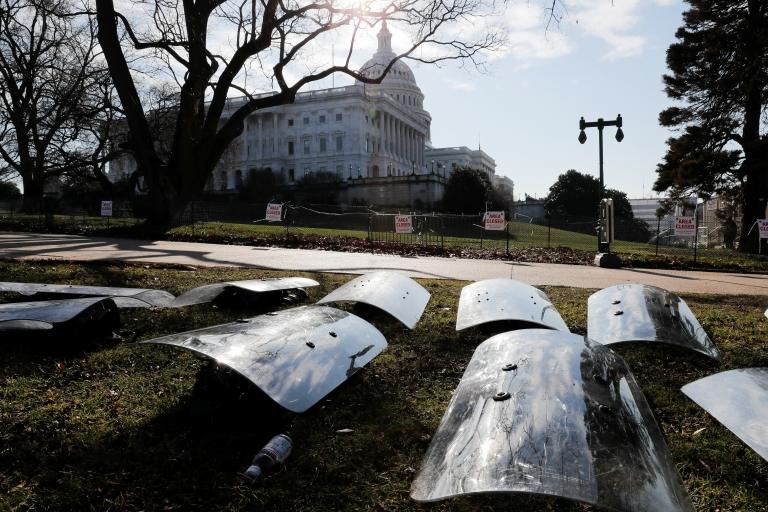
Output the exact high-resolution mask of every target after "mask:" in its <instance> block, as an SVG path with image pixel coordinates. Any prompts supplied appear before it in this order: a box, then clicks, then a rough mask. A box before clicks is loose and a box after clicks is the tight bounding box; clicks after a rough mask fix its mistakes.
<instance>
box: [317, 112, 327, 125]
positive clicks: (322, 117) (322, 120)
mask: <svg viewBox="0 0 768 512" xmlns="http://www.w3.org/2000/svg"><path fill="white" fill-rule="evenodd" d="M318 121H319V122H320V124H325V114H320V117H319V118H318Z"/></svg>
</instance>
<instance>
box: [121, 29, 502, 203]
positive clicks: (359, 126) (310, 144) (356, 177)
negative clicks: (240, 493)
mask: <svg viewBox="0 0 768 512" xmlns="http://www.w3.org/2000/svg"><path fill="white" fill-rule="evenodd" d="M377 38H378V50H377V51H376V53H375V54H374V55H373V57H372V58H371V59H369V60H368V61H367V62H366V63H365V64H364V65H363V66H362V68H361V72H362V73H363V74H364V75H365V76H370V77H376V76H380V75H381V73H382V72H383V70H384V69H385V67H386V66H387V65H388V64H389V62H390V61H391V60H392V59H394V58H395V56H396V55H395V53H394V52H393V51H392V34H391V33H390V32H389V30H388V29H387V24H386V22H383V23H382V28H381V30H380V32H379V33H378V35H377ZM271 94H273V93H265V95H271ZM245 101H246V99H245V98H232V99H230V100H229V101H228V104H227V107H226V110H225V113H224V117H226V116H227V115H229V114H231V113H232V112H234V111H235V110H236V109H237V108H238V107H240V106H241V105H242V103H243V102H245ZM431 122H432V117H431V116H430V114H429V112H427V111H426V110H424V94H423V93H422V92H421V89H420V88H419V86H418V85H417V84H416V79H415V77H414V74H413V71H411V69H410V68H409V67H408V65H407V64H405V63H404V62H402V61H397V62H395V64H394V65H393V66H392V68H391V69H390V71H389V72H388V73H387V75H386V77H385V78H384V80H383V81H382V82H381V83H380V84H375V85H371V84H364V83H362V82H356V83H355V84H353V85H349V86H345V87H336V88H331V89H321V90H317V91H308V92H303V93H299V94H297V95H296V99H295V102H294V103H292V104H288V105H280V106H277V107H272V108H267V109H263V110H259V111H258V112H255V113H253V114H252V115H250V116H249V117H248V118H247V120H246V122H245V129H244V132H243V133H242V134H241V135H240V137H238V138H237V139H236V140H235V141H234V142H233V143H232V144H231V145H230V147H229V149H228V150H227V152H226V153H225V155H224V156H223V157H222V159H221V160H220V162H219V164H218V165H217V168H216V169H215V171H214V173H213V176H212V177H211V180H210V181H209V183H208V185H207V189H208V190H209V191H211V192H218V193H232V192H235V191H236V190H237V189H238V188H239V186H240V185H241V184H243V183H244V182H245V181H246V180H247V179H248V176H249V175H250V174H251V173H253V172H254V171H255V170H257V169H269V170H271V171H272V172H273V173H274V174H275V177H276V181H277V183H278V184H280V185H283V186H287V187H291V185H295V184H298V183H299V182H300V181H302V180H303V179H304V178H312V177H316V178H317V179H318V180H317V181H322V182H328V181H334V180H335V181H336V182H337V189H338V192H339V193H338V194H337V199H338V200H339V201H340V202H342V203H352V202H365V203H369V204H379V205H394V206H414V205H424V206H427V205H432V204H434V203H435V202H436V201H438V200H440V199H441V198H442V195H443V192H444V187H445V183H446V180H447V178H448V177H449V176H450V172H451V171H452V170H453V169H455V168H456V167H457V166H461V165H469V166H471V167H476V168H478V169H482V170H483V171H485V172H487V173H488V175H489V177H491V178H492V177H493V175H494V174H495V169H496V164H495V162H494V160H493V159H492V158H491V157H490V156H488V155H487V154H486V153H485V152H483V151H481V150H479V149H478V150H477V151H473V150H470V149H468V148H466V147H459V148H431V147H430V124H431ZM134 169H135V163H134V162H133V158H132V157H130V156H127V157H123V158H121V159H119V160H115V161H113V162H112V164H111V165H110V175H111V176H113V177H114V178H113V179H119V177H120V176H123V175H124V174H125V173H126V172H131V171H133V170H134ZM438 170H443V172H442V173H440V172H438ZM433 171H434V172H433Z"/></svg>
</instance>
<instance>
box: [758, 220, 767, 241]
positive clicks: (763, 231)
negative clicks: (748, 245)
mask: <svg viewBox="0 0 768 512" xmlns="http://www.w3.org/2000/svg"><path fill="white" fill-rule="evenodd" d="M757 230H758V232H759V233H760V239H763V238H768V219H757Z"/></svg>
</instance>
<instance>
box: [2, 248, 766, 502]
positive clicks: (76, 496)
mask: <svg viewBox="0 0 768 512" xmlns="http://www.w3.org/2000/svg"><path fill="white" fill-rule="evenodd" d="M281 275H288V274H286V273H280V272H267V271H259V270H244V269H229V268H213V269H193V268H185V267H180V268H162V267H156V266H140V265H119V266H118V265H108V264H100V265H94V264H89V265H79V264H77V265H76V264H62V263H61V262H51V263H37V262H36V263H16V262H7V261H0V276H2V280H9V281H36V282H51V283H80V284H97V285H114V286H132V287H133V286H136V287H150V288H164V289H167V290H169V291H171V292H173V293H180V292H182V291H184V290H186V289H189V288H191V287H193V286H197V285H200V284H204V283H208V282H215V281H220V280H232V279H245V278H258V277H275V276H281ZM292 275H295V274H292ZM303 275H306V276H309V277H313V278H315V279H317V280H319V281H320V282H321V283H322V285H321V286H320V287H316V288H314V289H310V290H309V292H310V299H311V300H314V299H317V298H319V297H320V296H322V295H324V294H325V293H327V292H328V291H330V290H332V289H334V288H335V287H337V286H338V285H340V284H341V283H343V282H345V281H346V280H348V279H349V276H344V275H329V274H303ZM421 283H422V284H423V285H424V286H426V287H427V289H428V290H429V291H430V292H431V293H432V299H431V301H430V303H429V305H428V307H427V310H426V313H425V315H424V317H423V318H422V320H421V322H420V323H419V325H418V326H417V328H416V329H415V330H413V331H409V330H407V329H405V328H403V327H402V326H400V325H399V324H398V323H396V322H394V321H392V320H390V319H389V318H388V317H386V316H385V315H383V314H382V315H373V316H369V317H368V318H369V319H370V320H371V321H372V322H373V323H374V324H375V325H376V326H377V327H378V328H379V329H380V330H381V331H382V332H383V333H384V334H385V336H386V337H387V340H388V342H389V347H388V348H387V350H385V351H384V352H383V353H382V354H381V355H379V356H378V357H377V358H376V359H374V360H373V361H372V362H371V363H370V364H369V365H368V366H367V367H366V368H365V369H364V370H363V371H361V372H360V373H358V374H357V375H356V376H354V377H353V378H352V379H351V380H350V381H348V382H347V383H345V384H344V385H342V386H341V387H340V388H339V389H337V390H336V391H334V392H333V393H332V394H331V395H329V396H328V397H327V399H326V400H324V401H322V402H321V403H319V404H318V405H316V406H315V407H314V408H312V409H311V410H310V411H308V412H307V413H304V414H300V415H294V414H287V413H283V412H281V411H279V410H277V409H276V408H275V407H273V406H271V405H270V404H268V403H266V402H265V401H264V399H263V398H260V397H259V396H257V394H256V393H253V392H250V390H249V389H248V388H247V387H239V386H228V387H227V386H222V385H221V383H220V381H218V380H216V379H213V378H212V375H213V372H212V371H211V369H210V368H209V367H208V366H207V364H206V363H204V362H203V361H201V360H199V359H196V358H195V357H193V356H191V355H190V354H189V353H186V352H183V351H176V350H173V349H171V348H167V347H157V346H146V345H140V344H137V343H136V341H139V340H142V339H148V338H151V337H155V336H158V335H161V334H166V333H172V332H178V331H181V330H188V329H193V328H198V327H202V326H206V325H211V324H215V323H221V322H225V321H230V320H233V319H236V318H241V317H243V316H246V315H251V314H254V313H258V312H260V311H232V310H226V309H223V308H217V307H212V306H210V305H201V306H193V307H189V308H184V309H180V310H166V311H164V310H157V311H148V310H123V312H122V319H123V325H122V326H121V329H120V331H119V334H120V335H121V337H122V338H123V340H122V341H119V340H118V341H101V342H91V343H84V342H83V341H82V340H81V339H75V338H71V339H61V340H58V341H56V342H55V343H49V344H45V345H42V344H32V343H28V342H25V341H24V340H23V339H21V338H16V339H14V338H11V337H9V336H7V335H4V336H2V342H1V343H0V510H14V509H20V510H188V509H198V510H244V509H247V510H264V511H284V510H285V511H305V510H311V511H316V510H317V511H338V510H349V511H352V510H355V511H356V510H373V511H391V510H396V511H399V510H428V511H480V510H482V511H501V510H516V511H541V510H558V511H577V510H578V511H583V510H591V509H590V508H589V507H585V506H583V505H579V504H574V503H572V502H568V501H561V500H553V499H546V498H532V497H526V496H512V495H496V496H478V497H475V498H472V499H460V500H453V501H447V502H442V503H437V504H432V505H428V506H420V505H417V504H415V503H413V502H412V501H411V500H410V498H409V496H408V493H409V487H410V484H411V482H412V480H413V478H414V472H415V471H416V470H417V469H418V468H419V466H420V463H421V458H422V457H423V455H424V452H425V451H426V449H427V446H428V445H429V441H430V437H431V436H432V434H433V433H434V431H435V429H436V428H437V425H438V423H439V421H440V419H441V417H442V415H443V412H444V411H445V408H446V406H447V404H448V401H449V399H450V397H451V394H452V392H453V389H454V388H455V387H456V385H457V383H458V381H459V379H460V377H461V375H462V373H463V372H464V368H465V366H466V364H467V362H468V361H469V359H470V357H471V355H472V352H473V350H474V348H475V347H476V346H477V345H478V344H479V343H480V342H481V341H482V340H483V339H485V336H483V335H482V334H480V333H477V332H472V333H463V334H457V333H456V332H455V330H454V322H455V315H456V303H457V300H458V296H459V291H460V289H461V287H462V286H463V285H464V284H466V283H461V282H455V281H438V280H422V281H421ZM546 292H547V293H548V294H549V296H550V298H551V299H552V300H553V301H554V303H555V304H556V306H557V307H558V309H559V310H560V312H561V314H562V315H563V317H564V319H565V320H566V322H567V323H568V325H569V327H570V328H571V330H572V331H574V332H577V333H582V334H583V333H584V332H585V329H586V299H587V297H588V296H589V294H590V291H589V290H581V289H571V288H557V287H555V288H546ZM685 298H686V300H687V301H688V304H689V305H690V306H691V309H692V310H693V311H694V312H695V313H696V314H697V315H698V318H699V320H700V321H701V322H702V324H703V325H704V326H705V328H707V329H708V331H709V332H710V334H711V335H712V336H713V339H714V340H715V343H716V344H717V345H718V347H719V348H720V350H721V352H722V354H723V361H722V364H720V365H719V366H718V365H714V364H712V363H710V362H708V361H707V360H705V359H704V358H703V357H697V356H695V355H693V354H692V353H688V352H675V351H667V350H659V351H655V352H654V351H652V350H649V349H638V348H637V347H634V348H629V347H626V348H622V349H620V352H621V354H622V355H623V356H625V358H626V359H627V361H628V363H629V365H630V367H631V368H632V369H633V371H634V373H635V376H636V378H637V380H638V382H639V383H640V385H641V386H642V388H643V390H644V392H645V394H646V397H647V398H648V401H649V403H650V404H651V407H652V409H653V411H654V414H655V415H656V418H657V420H658V422H659V424H660V426H661V428H662V431H663V432H664V434H665V436H666V439H667V442H668V444H669V447H670V449H671V451H672V454H673V458H674V461H675V463H676V464H677V467H678V470H679V472H680V474H681V476H682V478H683V480H684V482H685V485H686V487H687V488H688V491H689V494H690V495H691V498H692V500H693V501H694V503H695V505H696V506H697V509H698V510H700V511H714V510H721V511H726V510H728V511H730V510H740V511H765V510H768V463H766V462H765V461H764V460H763V459H761V458H760V457H759V456H758V455H756V454H755V453H754V452H753V451H752V450H750V449H749V448H748V447H746V446H745V445H744V444H743V443H742V442H741V441H739V440H738V438H736V436H734V435H733V434H731V433H730V432H729V431H727V430H726V429H725V428H723V427H721V426H720V425H719V424H718V423H717V422H716V421H715V420H714V419H712V418H711V417H710V416H709V415H708V414H707V413H705V412H704V411H703V410H702V409H700V408H699V407H698V406H697V405H695V404H694V403H693V402H691V401H690V400H689V399H687V398H686V397H685V396H684V395H683V394H682V393H680V391H679V389H680V387H681V386H682V385H683V384H686V383H688V382H690V381H692V380H695V379H697V378H699V377H703V376H705V375H709V374H711V373H715V372H717V371H721V370H726V369H731V368H740V367H749V366H768V346H767V345H766V343H765V340H766V339H768V321H766V319H765V318H764V317H763V316H762V312H763V309H764V308H765V306H766V305H767V304H766V300H765V299H763V298H760V297H733V296H717V297H714V296H702V295H689V296H686V297H685ZM11 299H13V297H12V296H10V295H5V296H0V300H5V301H7V300H11ZM340 429H352V430H353V432H351V433H345V434H340V433H337V430H340ZM702 429H703V430H702ZM279 432H288V433H289V434H290V435H291V436H292V437H293V439H294V442H295V448H294V452H293V455H292V456H291V458H290V459H289V462H288V464H287V466H286V467H285V468H284V469H283V470H281V471H280V472H278V473H277V474H275V475H273V476H271V477H269V478H268V479H267V480H266V481H265V482H264V485H263V486H261V487H260V488H253V487H250V486H249V485H248V484H246V483H245V482H244V481H243V480H242V479H241V478H240V477H239V476H238V473H239V472H241V471H243V470H244V469H245V468H246V467H247V465H248V463H249V462H250V459H251V457H252V456H253V454H254V453H255V452H256V451H257V450H258V449H259V448H260V447H261V446H262V445H263V444H264V443H265V442H266V440H267V439H268V438H269V437H270V436H271V435H273V434H275V433H279Z"/></svg>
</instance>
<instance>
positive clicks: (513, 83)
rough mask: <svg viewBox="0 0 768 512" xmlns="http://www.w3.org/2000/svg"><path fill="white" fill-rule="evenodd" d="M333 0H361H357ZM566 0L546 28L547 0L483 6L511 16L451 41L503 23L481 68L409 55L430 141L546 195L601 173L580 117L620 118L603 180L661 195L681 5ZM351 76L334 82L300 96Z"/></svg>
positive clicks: (368, 33) (308, 62) (226, 32)
mask: <svg viewBox="0 0 768 512" xmlns="http://www.w3.org/2000/svg"><path fill="white" fill-rule="evenodd" d="M335 1H336V2H337V3H338V2H341V3H343V2H351V3H352V4H355V2H356V1H357V0H335ZM381 1H382V2H385V3H386V1H385V0H381ZM560 2H561V4H562V5H564V6H565V8H564V10H561V11H558V14H560V15H562V18H561V19H560V21H559V22H558V23H551V24H550V25H549V27H547V16H546V14H545V12H544V10H543V9H544V6H545V5H548V4H551V0H506V1H505V2H490V1H488V2H481V4H485V5H492V6H496V5H497V4H498V5H499V6H504V10H503V11H502V10H499V11H498V12H496V16H495V17H490V16H489V17H483V18H475V19H473V20H470V21H465V22H464V23H463V24H459V25H457V26H455V27H453V28H452V29H451V30H454V31H455V33H449V34H448V36H449V37H452V36H454V35H458V37H459V38H462V37H467V38H469V39H471V38H472V36H477V35H478V34H480V35H482V34H483V33H484V31H485V30H486V28H487V27H489V26H498V25H503V26H504V27H506V29H507V32H508V43H507V45H506V46H505V47H504V48H503V49H501V50H499V51H496V52H493V53H490V54H488V55H487V62H486V63H485V66H484V67H483V69H482V70H478V69H475V68H474V67H472V66H464V67H462V66H459V65H458V64H457V63H456V62H455V61H450V62H448V63H445V64H443V65H439V66H438V65H427V64H421V63H418V62H414V61H410V60H406V63H408V64H409V65H410V66H411V68H412V69H413V70H414V73H415V76H416V81H417V83H418V85H419V86H420V87H421V90H422V92H423V93H424V95H425V100H424V106H425V108H426V109H427V110H428V111H429V112H430V114H431V115H432V127H431V131H432V144H433V146H435V147H446V146H468V147H471V148H477V147H478V145H480V146H481V147H482V149H483V150H484V151H485V152H487V153H488V154H489V155H490V156H491V157H492V158H494V159H495V161H496V172H497V174H499V175H503V176H508V177H509V178H511V179H512V180H513V181H514V182H515V196H516V197H518V198H523V197H524V196H525V194H529V195H531V196H534V197H544V196H546V194H547V192H548V190H549V187H550V186H551V185H552V184H553V183H554V182H555V181H556V180H557V177H558V176H559V175H560V174H562V173H564V172H566V171H567V170H568V169H576V170H578V171H580V172H585V173H590V174H594V175H595V176H597V175H598V172H599V171H598V137H597V130H596V129H590V130H588V131H587V136H588V140H587V142H586V144H584V145H581V144H579V142H578V140H577V138H578V135H579V128H578V127H579V118H580V117H581V116H584V117H585V118H586V120H587V121H594V120H596V119H597V118H598V117H603V118H605V119H606V120H608V119H615V117H616V115H618V114H621V115H622V117H623V119H624V128H623V130H624V134H625V138H624V140H623V142H621V143H618V142H616V140H615V138H614V135H615V129H614V128H606V130H605V132H604V135H605V137H604V141H605V146H604V148H605V152H604V156H605V184H606V186H607V187H609V188H616V189H619V190H622V191H624V192H626V193H627V195H628V196H629V197H630V198H639V197H655V196H656V194H654V193H653V192H652V191H651V188H652V186H653V183H654V181H655V176H656V172H655V169H656V165H657V164H658V163H659V162H660V161H661V159H662V158H663V156H664V153H665V149H666V144H665V141H666V140H667V139H668V138H669V137H670V136H672V135H674V134H673V133H672V132H670V131H669V130H668V129H666V128H662V127H660V126H659V124H658V115H659V112H661V111H662V110H663V109H664V108H666V107H668V106H669V105H670V104H671V101H670V100H669V99H668V98H667V97H666V95H665V93H664V91H663V83H662V75H663V74H664V73H665V72H666V63H665V56H666V50H667V48H668V47H669V45H670V43H672V42H674V40H675V37H674V34H675V31H676V30H677V28H678V27H679V26H680V24H681V23H682V17H681V15H682V12H683V10H684V9H685V4H684V3H683V2H682V1H681V0H560ZM118 3H119V4H120V6H121V9H123V10H124V11H125V12H126V13H127V14H128V15H129V16H130V17H133V16H139V17H141V16H143V17H144V18H146V17H147V16H148V15H149V14H150V13H151V11H149V10H147V7H146V5H144V4H142V3H135V2H129V1H128V0H118ZM494 8H495V7H494ZM145 21H146V20H145ZM136 26H141V24H140V23H139V24H137V25H136ZM389 28H390V30H391V31H392V32H393V39H392V45H393V47H394V50H395V51H396V52H398V51H403V50H405V48H406V47H407V45H408V42H409V40H410V36H409V34H408V33H407V32H402V31H401V29H400V28H398V26H397V24H395V23H392V24H390V27H389ZM378 29H379V26H374V27H369V28H368V29H367V30H363V31H362V32H360V33H359V34H358V36H359V37H358V38H356V39H355V51H354V53H353V56H352V60H351V67H352V68H354V69H357V68H358V67H360V66H361V65H362V64H363V62H365V61H366V60H367V59H368V58H369V57H370V56H371V55H372V54H373V53H374V52H375V50H376V44H377V41H376V37H375V34H376V32H378ZM236 34H237V32H236V31H233V30H231V29H227V28H226V26H223V25H222V26H221V27H219V26H211V27H210V30H209V36H210V37H209V44H210V45H211V48H212V49H213V50H214V52H215V53H218V54H221V55H226V54H231V52H232V51H233V48H234V45H235V43H236V40H235V37H236ZM352 34H353V27H352V26H350V25H348V26H344V27H342V28H340V29H337V30H335V31H333V32H331V33H330V34H329V35H328V38H326V39H318V40H317V41H316V43H317V44H316V45H310V46H308V47H307V48H312V50H311V53H309V54H307V55H302V58H300V59H299V58H297V59H296V60H295V65H293V66H292V67H291V66H289V68H288V69H286V78H287V79H288V82H289V83H291V82H294V81H295V80H297V79H299V78H300V77H301V76H303V75H304V74H305V73H306V72H307V71H308V70H310V69H318V67H319V68H322V66H325V65H329V64H330V63H331V62H334V59H335V63H337V64H338V63H340V62H343V60H344V58H345V56H346V52H347V51H348V50H347V46H346V45H347V44H348V40H349V39H350V38H351V37H352ZM425 51H427V50H425ZM421 55H430V54H428V53H426V54H425V53H422V54H421ZM254 66H256V67H258V62H256V63H255V64H254ZM264 69H266V70H269V69H271V67H270V66H266V67H265V68H264ZM262 78H263V80H262V81H261V82H259V81H258V80H257V81H254V82H248V83H247V88H248V89H250V90H252V91H253V92H263V91H269V90H273V89H274V88H275V84H274V82H273V81H272V76H271V75H270V74H269V73H266V74H265V75H264V76H263V77H262ZM136 79H137V81H139V82H141V81H142V80H144V81H147V80H149V81H150V82H151V83H155V82H157V84H159V83H161V82H167V81H169V80H170V78H169V76H167V75H157V76H155V74H153V73H143V74H137V75H136ZM249 80H250V79H249ZM350 81H351V79H350V78H348V77H338V78H337V77H334V78H333V79H326V80H323V81H321V82H317V83H314V84H311V85H310V86H309V87H307V88H306V89H304V90H307V89H318V88H324V87H331V86H341V85H346V84H347V83H349V82H350ZM157 84H156V85H157ZM233 91H234V93H236V94H237V95H239V94H240V93H239V92H238V91H236V90H233Z"/></svg>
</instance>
